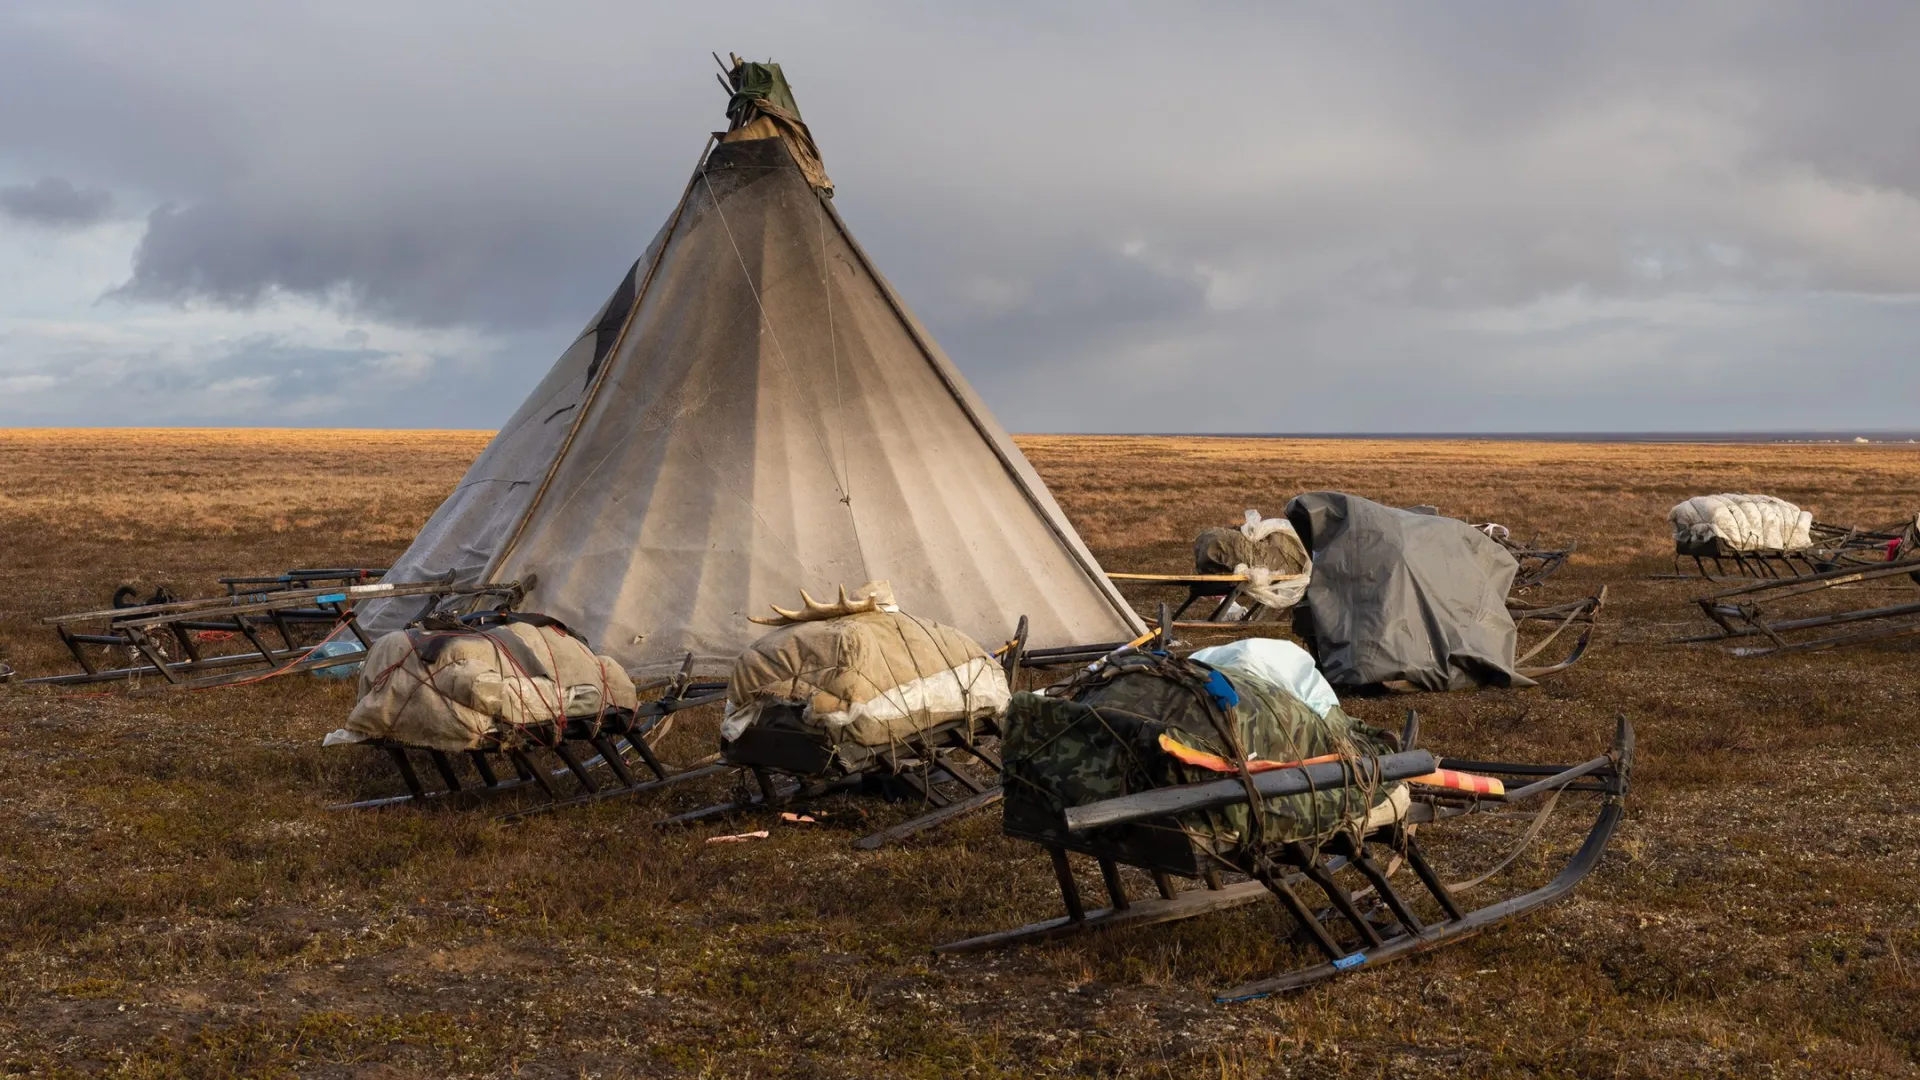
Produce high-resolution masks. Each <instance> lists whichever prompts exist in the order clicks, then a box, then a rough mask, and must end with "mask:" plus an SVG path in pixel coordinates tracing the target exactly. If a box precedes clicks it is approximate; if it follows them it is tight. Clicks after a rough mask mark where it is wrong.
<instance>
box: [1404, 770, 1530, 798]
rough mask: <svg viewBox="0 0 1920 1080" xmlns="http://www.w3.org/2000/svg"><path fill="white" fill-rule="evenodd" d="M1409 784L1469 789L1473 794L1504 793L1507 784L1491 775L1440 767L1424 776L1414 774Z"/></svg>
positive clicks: (1456, 789) (1459, 789)
mask: <svg viewBox="0 0 1920 1080" xmlns="http://www.w3.org/2000/svg"><path fill="white" fill-rule="evenodd" d="M1407 783H1409V784H1425V785H1426V786H1428V787H1443V788H1452V789H1453V790H1455V791H1470V792H1472V793H1474V794H1475V795H1505V794H1506V793H1507V785H1505V784H1503V783H1501V782H1500V781H1499V780H1498V779H1497V778H1495V777H1491V776H1480V775H1478V774H1475V773H1465V772H1459V771H1457V770H1454V769H1440V770H1437V771H1435V772H1430V773H1428V774H1427V775H1425V776H1416V777H1414V778H1412V779H1411V780H1408V781H1407Z"/></svg>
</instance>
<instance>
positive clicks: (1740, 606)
mask: <svg viewBox="0 0 1920 1080" xmlns="http://www.w3.org/2000/svg"><path fill="white" fill-rule="evenodd" d="M1902 578H1910V579H1912V580H1913V581H1914V582H1920V554H1916V555H1913V556H1910V557H1908V558H1904V559H1901V560H1899V561H1896V562H1881V563H1878V564H1854V565H1847V566H1838V567H1834V568H1833V569H1830V570H1823V571H1817V572H1815V573H1811V574H1801V575H1798V576H1795V577H1788V578H1781V579H1778V580H1771V581H1760V582H1754V583H1752V584H1748V585H1742V586H1739V587H1737V588H1732V589H1726V590H1723V591H1721V592H1717V593H1713V594H1711V595H1709V596H1702V597H1699V598H1698V599H1696V600H1695V603H1697V604H1699V605H1700V611H1701V613H1702V614H1704V615H1705V616H1706V617H1707V618H1708V619H1709V620H1710V621H1712V622H1713V624H1714V626H1715V627H1716V628H1717V629H1716V630H1715V632H1713V633H1710V634H1702V635H1698V636H1694V637H1683V638H1677V639H1675V640H1673V641H1671V642H1669V644H1675V645H1693V644H1705V643H1724V642H1737V641H1740V640H1742V639H1747V638H1761V639H1764V641H1765V644H1756V645H1733V646H1732V647H1731V648H1730V649H1729V651H1730V652H1731V653H1732V654H1733V655H1734V656H1737V657H1740V658H1742V659H1752V658H1756V657H1762V656H1775V655H1778V654H1781V653H1794V652H1814V651H1819V650H1823V649H1834V648H1840V647H1842V646H1847V645H1861V644H1866V643H1868V642H1874V641H1887V640H1891V639H1893V638H1899V637H1906V636H1908V635H1911V634H1920V599H1909V600H1908V601H1907V602H1904V603H1897V604H1879V605H1874V606H1869V607H1863V608H1856V609H1852V610H1845V611H1828V612H1823V613H1820V614H1807V615H1800V616H1798V617H1794V616H1791V615H1788V614H1785V613H1782V612H1781V611H1780V605H1781V604H1782V603H1785V602H1789V601H1794V600H1798V599H1800V598H1803V597H1810V596H1813V595H1816V594H1819V593H1823V592H1826V591H1827V590H1830V589H1838V588H1843V587H1846V586H1852V585H1863V584H1866V583H1868V582H1885V583H1887V584H1893V585H1898V584H1903V583H1904V582H1903V581H1902V580H1901V579H1902ZM1908 595H1909V596H1911V595H1912V594H1910V593H1909V594H1908ZM1857 623H1873V624H1874V625H1872V626H1870V627H1867V628H1864V629H1850V630H1843V631H1841V632H1839V633H1834V634H1826V635H1820V634H1816V633H1812V632H1814V631H1820V630H1826V629H1830V628H1834V627H1842V626H1852V625H1854V624H1857Z"/></svg>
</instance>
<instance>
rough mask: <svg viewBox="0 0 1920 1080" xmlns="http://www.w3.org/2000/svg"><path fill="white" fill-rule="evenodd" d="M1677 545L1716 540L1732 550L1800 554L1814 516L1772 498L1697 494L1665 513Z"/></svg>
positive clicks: (1808, 538)
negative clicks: (1792, 552) (1795, 552)
mask: <svg viewBox="0 0 1920 1080" xmlns="http://www.w3.org/2000/svg"><path fill="white" fill-rule="evenodd" d="M1667 520H1668V522H1669V523H1670V524H1671V525H1672V526H1673V540H1674V543H1676V544H1705V543H1710V542H1712V541H1714V540H1716V539H1717V540H1719V541H1720V542H1721V544H1723V545H1725V546H1726V547H1727V548H1728V549H1729V550H1732V551H1800V550H1803V549H1805V548H1808V547H1811V546H1812V545H1813V537H1812V534H1811V531H1812V528H1813V514H1812V513H1810V512H1809V511H1806V510H1802V509H1800V508H1799V507H1798V506H1795V505H1794V504H1792V503H1790V502H1787V501H1786V500H1785V499H1777V498H1774V497H1773V496H1771V495H1732V494H1726V495H1696V496H1694V497H1693V498H1691V499H1688V500H1687V501H1685V502H1683V503H1680V504H1679V505H1677V506H1675V507H1674V508H1673V510H1672V511H1670V512H1669V513H1668V514H1667Z"/></svg>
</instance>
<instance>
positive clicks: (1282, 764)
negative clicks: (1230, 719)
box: [1160, 731, 1340, 773]
mask: <svg viewBox="0 0 1920 1080" xmlns="http://www.w3.org/2000/svg"><path fill="white" fill-rule="evenodd" d="M1160 749H1162V750H1165V751H1166V752H1167V753H1168V754H1171V755H1172V756H1173V757H1174V759H1175V760H1177V761H1179V762H1181V763H1182V764H1185V765H1192V766H1193V767H1194V768H1197V769H1206V770H1207V771H1209V772H1217V773H1237V772H1239V771H1240V766H1238V765H1236V764H1234V763H1233V762H1231V761H1228V760H1227V759H1226V758H1223V757H1221V756H1220V755H1219V754H1209V753H1207V752H1206V751H1205V750H1196V749H1194V748H1193V747H1191V746H1188V745H1186V744H1185V743H1182V742H1181V741H1179V740H1178V739H1175V738H1174V737H1173V736H1171V735H1168V734H1167V733H1166V732H1164V731H1163V732H1161V733H1160ZM1339 760H1340V755H1339V754H1322V755H1320V756H1319V757H1310V758H1307V759H1305V760H1303V761H1261V760H1258V759H1255V760H1253V761H1250V762H1248V763H1247V771H1248V772H1255V773H1263V772H1272V771H1274V770H1275V769H1297V768H1299V767H1300V766H1302V765H1321V764H1324V763H1326V762H1329V761H1339Z"/></svg>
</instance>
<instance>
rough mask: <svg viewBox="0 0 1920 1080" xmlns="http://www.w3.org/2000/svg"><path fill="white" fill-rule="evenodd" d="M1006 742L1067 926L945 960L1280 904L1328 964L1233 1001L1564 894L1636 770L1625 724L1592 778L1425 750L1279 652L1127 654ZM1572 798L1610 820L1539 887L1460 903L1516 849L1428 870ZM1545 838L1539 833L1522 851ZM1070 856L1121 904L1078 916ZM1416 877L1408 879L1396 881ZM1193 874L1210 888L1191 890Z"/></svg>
mask: <svg viewBox="0 0 1920 1080" xmlns="http://www.w3.org/2000/svg"><path fill="white" fill-rule="evenodd" d="M1290 650H1291V651H1290ZM1004 727H1005V731H1006V736H1005V740H1004V743H1003V747H1004V753H1005V763H1006V785H1007V796H1006V799H1005V830H1006V832H1007V834H1008V835H1010V836H1014V837H1018V838H1021V839H1024V840H1030V841H1033V842H1034V843H1037V844H1039V845H1041V846H1042V847H1044V848H1045V849H1046V851H1047V853H1048V855H1049V857H1050V858H1051V859H1052V862H1053V867H1054V871H1055V874H1056V877H1057V880H1058V883H1059V887H1060V893H1061V899H1062V901H1063V903H1064V905H1065V907H1066V914H1065V915H1064V916H1063V917H1060V918H1056V919H1052V920H1049V921H1046V922H1040V923H1035V924H1032V925H1029V926H1025V927H1021V928H1019V929H1016V930H1010V931H1005V932H1001V933H993V934H985V935H981V936H978V937H973V938H967V939H965V940H961V941H955V942H951V943H948V944H945V945H940V946H937V947H936V948H935V952H936V953H964V952H972V951H977V950H981V949H987V948H994V947H999V946H1006V945H1014V944H1019V943H1024V942H1030V941H1038V940H1045V939H1049V938H1056V937H1060V936H1064V935H1071V934H1077V933H1082V932H1086V931H1089V930H1093V929H1099V928H1104V927H1116V926H1128V925H1146V924H1153V923H1161V922H1169V921H1173V920H1178V919H1185V918H1190V917H1193V916H1197V915H1201V914H1204V913H1206V912H1210V911H1216V910H1220V909H1223V908H1230V907H1237V906H1241V905H1245V904H1249V903H1254V902H1257V901H1261V900H1265V899H1267V898H1269V897H1271V898H1276V899H1278V900H1279V901H1280V902H1281V904H1282V905H1283V906H1284V907H1285V908H1286V909H1287V910H1288V912H1289V913H1290V915H1291V916H1292V918H1293V920H1294V922H1295V923H1296V925H1297V928H1298V931H1299V936H1300V937H1302V938H1304V940H1305V942H1306V943H1307V947H1308V948H1311V949H1313V950H1315V951H1317V952H1318V953H1319V954H1320V961H1319V962H1317V963H1309V964H1306V965H1304V966H1302V967H1301V968H1299V969H1297V970H1293V971H1290V972H1287V973H1285V974H1282V975H1279V976H1277V977H1275V978H1272V979H1265V980H1260V981H1257V982H1254V983H1249V984H1247V985H1245V986H1241V987H1237V988H1234V989H1232V990H1228V991H1225V992H1223V993H1222V994H1220V995H1219V997H1220V999H1221V1000H1235V999H1241V998H1247V997H1257V996H1261V995H1265V994H1270V993H1275V992H1279V991H1283V990H1288V989H1292V988H1296V987H1300V986H1305V985H1308V984H1311V983H1314V982H1318V981H1320V980H1323V979H1327V978H1331V977H1332V976H1334V975H1336V974H1339V973H1341V972H1344V971H1351V970H1354V969H1356V968H1359V967H1361V966H1363V965H1369V964H1377V963H1382V962H1385V961H1389V960H1394V959H1398V958H1401V957H1404V956H1407V955H1409V954H1411V953H1414V952H1417V951H1422V950H1425V949H1428V948H1432V947H1435V946H1438V945H1441V944H1444V943H1446V942H1449V941H1451V940H1455V939H1458V938H1460V937H1462V936H1465V935H1468V934H1471V933H1473V932H1474V931H1476V930H1478V929H1481V928H1483V927H1485V926H1488V925H1491V924H1493V923H1496V922H1500V921H1502V920H1505V919H1508V918H1511V917H1513V916H1515V915H1518V914H1521V913H1523V912H1525V911H1528V910H1530V909H1532V908H1535V907H1538V906H1539V905H1541V904H1544V903H1547V902H1548V901H1551V900H1553V899H1556V898H1558V897H1560V896H1562V895H1564V894H1565V893H1566V892H1567V891H1568V890H1570V889H1572V888H1573V887H1574V885H1576V884H1577V883H1578V882H1579V881H1580V880H1581V879H1582V878H1584V877H1585V876H1586V875H1587V874H1588V873H1589V872H1591V871H1592V869H1593V868H1594V866H1595V865H1596V864H1597V863H1598V862H1599V860H1600V857H1601V855H1602V853H1603V852H1604V850H1605V848H1606V845H1607V842H1608V840H1609V839H1610V838H1611V836H1612V834H1613V831H1614V829H1615V827H1616V826H1617V825H1618V823H1619V820H1620V816H1621V813H1622V811H1623V807H1624V802H1625V798H1626V794H1627V777H1628V772H1629V769H1630V767H1631V763H1632V757H1633V732H1632V728H1631V727H1630V726H1629V725H1628V724H1627V723H1626V722H1625V721H1624V720H1622V721H1621V722H1620V725H1619V729H1618V731H1617V732H1616V733H1615V737H1614V744H1613V747H1612V748H1611V749H1610V750H1609V751H1608V752H1607V753H1605V754H1603V755H1601V756H1598V757H1595V758H1593V759H1592V760H1590V761H1587V762H1585V763H1583V764H1580V765H1575V766H1558V765H1534V764H1524V763H1499V762H1479V761H1456V760H1451V759H1445V758H1436V757H1435V755H1433V754H1432V753H1430V752H1428V751H1426V750H1423V749H1420V748H1419V747H1418V746H1417V745H1416V743H1417V739H1418V723H1417V720H1416V719H1415V718H1413V717H1411V716H1410V717H1409V721H1408V724H1407V727H1406V730H1405V731H1404V732H1402V733H1401V734H1400V735H1399V736H1398V737H1396V736H1393V735H1390V734H1388V733H1385V732H1380V731H1376V730H1373V729H1371V728H1369V727H1367V726H1365V725H1364V724H1362V723H1360V722H1358V721H1356V720H1354V719H1353V718H1352V717H1349V716H1347V715H1346V714H1345V713H1344V712H1342V711H1341V709H1340V707H1339V705H1338V703H1337V701H1336V699H1334V697H1333V694H1332V690H1331V688H1330V687H1328V686H1327V684H1326V683H1325V682H1324V681H1322V680H1320V679H1319V678H1318V676H1317V675H1315V674H1314V673H1313V669H1312V667H1311V665H1310V664H1309V663H1307V662H1306V659H1305V657H1304V656H1302V655H1299V654H1298V650H1297V649H1295V648H1294V647H1292V646H1290V645H1288V644H1287V643H1285V642H1277V641H1270V640H1268V641H1258V640H1256V641H1246V642H1239V643H1236V645H1235V646H1232V647H1227V648H1223V649H1221V650H1217V651H1216V650H1201V652H1199V653H1196V654H1195V656H1194V657H1193V658H1190V659H1186V660H1181V659H1176V658H1173V657H1170V656H1167V655H1164V654H1158V653H1141V652H1134V653H1129V654H1125V655H1119V656H1116V657H1115V658H1113V659H1111V660H1109V661H1103V662H1101V663H1099V664H1096V665H1094V666H1093V668H1092V669H1090V670H1088V671H1085V672H1083V673H1081V674H1080V675H1078V676H1076V677H1075V678H1074V679H1072V680H1070V681H1068V682H1066V683H1064V684H1062V685H1060V686H1057V687H1054V688H1051V689H1050V690H1048V691H1047V692H1046V693H1043V694H1018V695H1015V697H1014V698H1013V701H1012V703H1011V705H1010V707H1009V709H1008V713H1007V718H1006V721H1005V723H1004ZM1509 785H1512V786H1509ZM1567 792H1584V793H1591V794H1592V795H1595V796H1597V797H1598V802H1599V809H1598V812H1597V814H1596V816H1595V818H1594V821H1593V824H1592V825H1591V827H1590V829H1589V830H1588V832H1587V834H1586V838H1585V840H1584V842H1583V843H1582V844H1581V845H1580V847H1579V849H1578V850H1577V852H1576V853H1575V854H1574V855H1573V856H1572V858H1571V859H1570V860H1569V861H1568V862H1567V863H1566V864H1565V866H1564V867H1563V868H1562V869H1561V870H1560V872H1559V873H1558V874H1557V876H1555V877H1554V878H1553V879H1552V880H1551V881H1550V882H1548V883H1547V884H1545V885H1543V886H1540V887H1538V888H1535V889H1532V890H1531V891H1527V892H1523V893H1520V894H1519V895H1515V896H1511V897H1508V898H1506V899H1503V900H1499V901H1497V902H1492V903H1488V904H1486V905H1484V906H1480V907H1471V906H1469V904H1468V902H1467V901H1466V899H1465V897H1464V895H1463V894H1464V893H1466V892H1467V891H1469V890H1470V889H1472V888H1475V887H1477V886H1479V885H1480V884H1481V883H1482V882H1483V881H1485V880H1486V879H1487V878H1490V877H1492V876H1494V874H1496V873H1498V871H1499V870H1501V869H1502V868H1504V867H1505V866H1507V865H1509V864H1510V863H1511V862H1512V861H1513V860H1514V858H1515V857H1517V856H1518V855H1519V853H1520V852H1519V851H1518V850H1516V851H1515V852H1514V853H1513V855H1510V856H1508V858H1507V860H1506V861H1505V862H1503V863H1502V864H1500V866H1498V867H1496V868H1495V870H1494V871H1492V872H1489V874H1487V875H1484V876H1483V877H1482V878H1481V879H1479V880H1476V881H1473V882H1467V883H1458V884H1449V883H1447V882H1446V881H1445V880H1444V879H1443V878H1442V876H1441V874H1440V873H1439V872H1438V871H1437V870H1436V869H1435V867H1434V866H1433V865H1432V864H1431V863H1430V862H1429V861H1428V858H1427V855H1426V853H1425V847H1424V845H1425V842H1426V841H1427V840H1428V839H1429V838H1430V830H1431V829H1432V828H1433V826H1434V825H1435V824H1436V823H1438V822H1442V821H1448V820H1451V819H1455V818H1463V817H1467V816H1469V815H1472V814H1474V813H1476V812H1480V811H1485V810H1490V809H1491V810H1497V809H1504V808H1507V807H1512V806H1517V805H1522V804H1526V803H1529V802H1531V801H1533V800H1535V799H1539V798H1541V797H1543V796H1544V797H1545V798H1544V799H1543V800H1542V803H1543V806H1542V809H1541V814H1542V815H1544V814H1545V813H1546V811H1547V810H1549V809H1551V807H1552V806H1553V804H1554V803H1555V802H1556V801H1557V800H1558V799H1559V798H1560V796H1561V795H1562V794H1564V793H1567ZM1543 823H1544V819H1543V818H1536V827H1535V828H1532V829H1530V830H1529V831H1528V836H1527V838H1526V841H1523V844H1522V847H1523V848H1524V846H1525V843H1526V842H1527V841H1531V840H1533V839H1534V838H1535V837H1536V836H1537V835H1538V833H1539V829H1538V825H1540V824H1543ZM1069 852H1076V853H1079V854H1082V855H1087V856H1091V857H1092V858H1093V859H1094V860H1095V861H1096V863H1097V864H1098V866H1099V870H1100V876H1101V879H1102V882H1103V884H1104V886H1105V890H1106V892H1107V894H1108V898H1109V903H1108V905H1107V906H1105V907H1103V908H1098V909H1095V908H1093V907H1091V906H1090V905H1088V904H1087V903H1085V902H1084V901H1083V900H1082V897H1081V894H1080V890H1079V885H1078V883H1077V881H1076V879H1075V877H1074V874H1073V870H1072V867H1071V864H1070V862H1069V859H1068V853H1069ZM1402 864H1404V866H1405V868H1406V870H1407V871H1408V873H1407V875H1406V876H1404V877H1401V880H1400V882H1399V883H1398V884H1396V882H1395V881H1394V880H1393V878H1394V877H1395V876H1397V869H1398V867H1399V866H1400V865H1402ZM1122 867H1134V868H1137V869H1139V870H1141V871H1145V872H1146V874H1147V875H1148V876H1150V878H1151V880H1152V882H1153V884H1154V888H1155V890H1156V892H1157V893H1158V896H1157V897H1155V898H1150V899H1139V898H1135V897H1131V896H1129V895H1128V893H1127V890H1126V887H1125V882H1124V879H1123V873H1122V869H1121V868H1122ZM1229 877H1232V878H1234V879H1235V880H1234V881H1231V882H1230V881H1229V880H1228V879H1229ZM1193 878H1198V879H1200V880H1201V881H1202V882H1204V885H1203V886H1202V887H1200V888H1182V887H1181V886H1180V885H1179V884H1178V882H1179V881H1180V880H1181V879H1193ZM1408 878H1411V881H1408V880H1407V879H1408Z"/></svg>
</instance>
